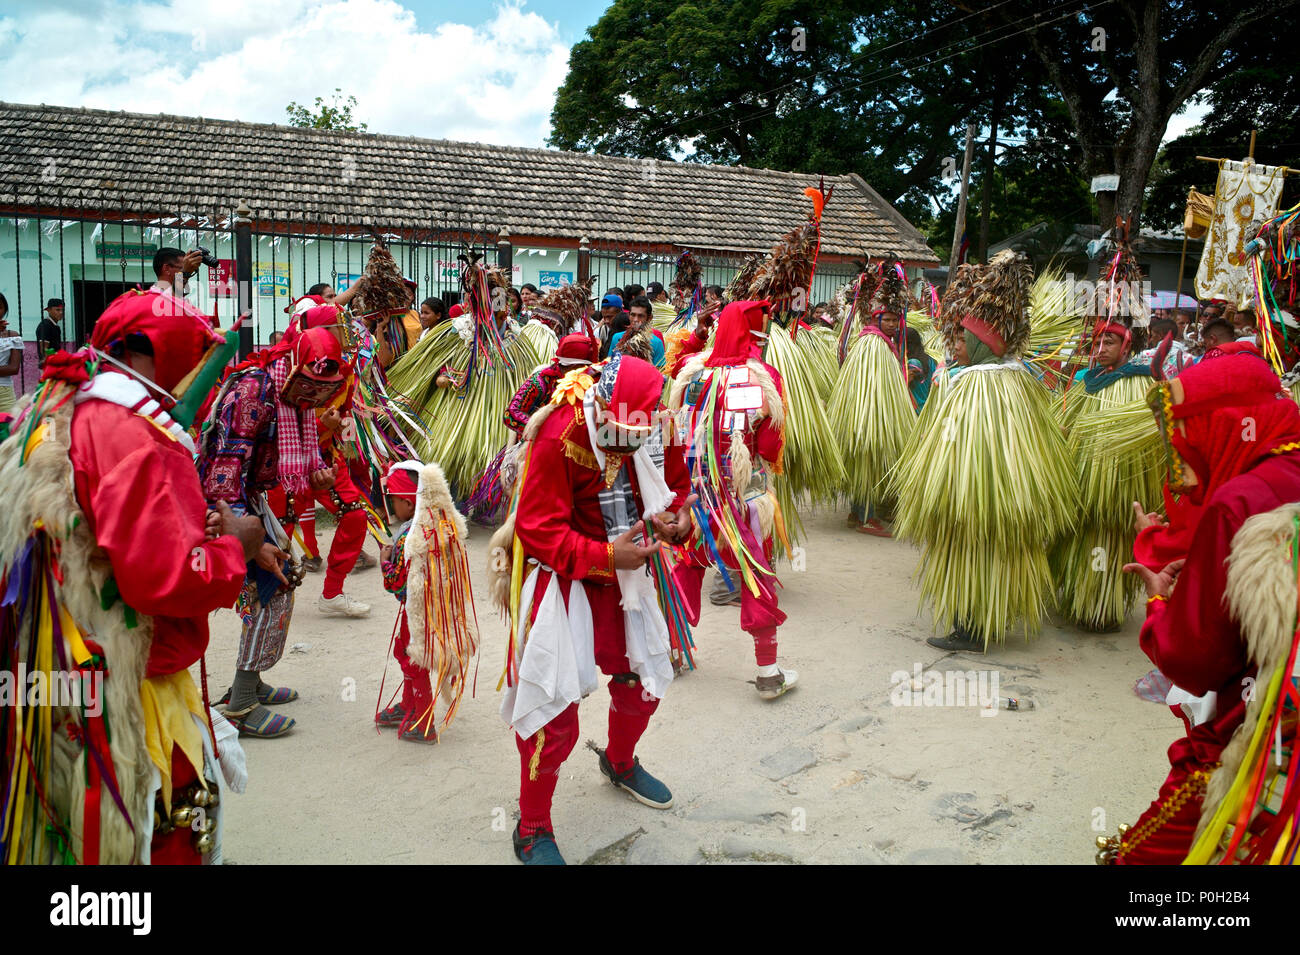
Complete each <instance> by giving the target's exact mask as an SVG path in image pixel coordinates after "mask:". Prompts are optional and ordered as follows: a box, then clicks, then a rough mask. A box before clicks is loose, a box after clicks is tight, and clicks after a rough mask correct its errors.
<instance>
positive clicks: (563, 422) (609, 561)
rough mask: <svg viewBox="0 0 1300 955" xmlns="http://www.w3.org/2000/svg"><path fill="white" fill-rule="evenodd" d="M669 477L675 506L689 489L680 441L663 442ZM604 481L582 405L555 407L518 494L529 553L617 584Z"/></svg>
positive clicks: (558, 568) (518, 526)
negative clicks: (603, 507)
mask: <svg viewBox="0 0 1300 955" xmlns="http://www.w3.org/2000/svg"><path fill="white" fill-rule="evenodd" d="M624 466H625V467H628V466H630V463H629V464H625V465H624ZM664 479H665V481H667V483H668V486H669V487H670V488H671V489H672V491H673V493H674V494H675V495H676V496H675V497H674V499H673V503H672V508H673V509H674V510H676V509H678V508H680V507H681V506H682V505H683V504H684V503H685V502H686V497H687V495H688V494H689V493H690V475H689V473H688V472H687V470H686V460H685V455H684V451H683V448H682V447H681V446H680V445H679V444H675V443H674V444H673V445H671V446H669V447H665V448H664ZM604 487H605V479H604V475H603V474H602V473H601V471H599V470H598V469H597V467H596V459H595V455H594V453H593V452H592V450H591V441H590V440H589V438H588V437H587V426H586V423H585V421H584V419H583V417H582V412H581V410H580V409H578V408H574V407H571V406H569V405H564V406H562V407H560V408H558V409H556V411H554V412H553V413H552V414H551V416H550V417H549V418H547V419H546V423H545V424H543V425H542V428H541V431H540V432H539V433H538V435H537V438H536V440H534V441H533V447H532V450H531V451H530V453H529V458H528V474H527V478H526V480H525V481H524V485H523V489H522V490H521V492H520V496H519V506H518V509H517V511H516V516H515V533H516V534H517V535H518V537H519V540H520V542H521V543H522V544H523V546H524V551H525V553H527V554H528V556H530V557H535V558H537V560H539V561H541V562H542V563H543V564H546V565H547V566H549V567H551V568H553V569H554V570H555V572H556V573H557V574H559V575H560V576H561V577H565V578H568V579H570V580H590V581H592V582H593V583H601V584H612V583H613V582H614V548H613V545H612V544H611V543H610V542H609V541H608V540H606V537H605V523H604V518H603V517H602V516H601V511H600V499H599V494H600V491H601V490H602V489H604Z"/></svg>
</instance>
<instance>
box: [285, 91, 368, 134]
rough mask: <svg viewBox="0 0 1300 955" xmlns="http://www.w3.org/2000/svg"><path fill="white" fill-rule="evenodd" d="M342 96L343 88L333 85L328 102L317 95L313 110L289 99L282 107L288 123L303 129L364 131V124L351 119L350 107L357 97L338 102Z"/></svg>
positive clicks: (355, 103)
mask: <svg viewBox="0 0 1300 955" xmlns="http://www.w3.org/2000/svg"><path fill="white" fill-rule="evenodd" d="M342 96H343V90H342V89H339V88H338V87H335V89H334V95H333V96H331V97H330V101H329V102H328V103H326V102H325V99H324V97H321V96H317V97H316V108H315V110H314V111H313V110H311V109H308V108H307V107H306V106H302V105H300V104H298V103H295V102H293V101H292V100H291V101H290V102H289V105H288V106H286V107H285V108H284V111H285V112H286V113H288V114H289V125H290V126H299V127H301V128H303V129H337V130H341V131H343V132H348V133H364V132H365V131H366V124H365V123H354V122H353V121H352V109H353V107H355V106H356V105H357V98H356V97H355V96H349V97H348V98H347V99H346V100H344V101H343V102H342V103H340V102H339V100H340V99H341V98H342Z"/></svg>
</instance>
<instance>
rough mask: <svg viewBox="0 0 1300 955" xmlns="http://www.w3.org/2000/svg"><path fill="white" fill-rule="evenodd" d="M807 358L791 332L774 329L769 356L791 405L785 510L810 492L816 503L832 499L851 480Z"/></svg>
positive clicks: (785, 463)
mask: <svg viewBox="0 0 1300 955" xmlns="http://www.w3.org/2000/svg"><path fill="white" fill-rule="evenodd" d="M800 337H802V336H800ZM807 356H808V353H807V352H806V351H804V350H803V349H802V348H801V347H799V346H798V345H797V344H796V343H794V342H792V341H790V338H789V336H788V335H786V334H784V333H783V332H782V331H781V330H780V329H778V328H775V327H774V328H773V334H772V337H771V338H769V339H768V345H767V354H766V356H765V357H766V360H767V362H768V364H770V365H771V366H772V367H773V368H775V369H776V370H777V371H778V372H780V374H781V378H782V381H783V384H784V386H785V399H786V405H787V406H788V407H789V409H790V410H789V414H788V416H787V417H786V422H785V453H784V455H783V456H782V471H783V472H784V478H785V481H786V482H787V483H788V484H789V488H788V496H782V494H781V493H780V492H778V497H779V498H780V500H781V506H782V507H783V508H784V507H786V506H787V504H791V505H792V504H793V503H794V501H795V500H799V499H800V498H802V497H803V496H804V495H807V496H808V497H809V498H811V499H812V501H813V503H830V502H831V501H833V500H834V499H835V497H836V495H838V494H839V491H840V488H842V487H843V486H844V481H845V474H844V461H843V460H842V459H841V457H840V451H839V448H838V446H837V445H836V443H835V438H834V436H833V435H832V434H831V428H830V423H829V422H828V421H827V420H826V410H825V402H824V401H823V400H822V398H821V394H820V393H819V392H818V390H817V373H816V371H815V370H814V368H813V365H812V363H811V362H809V360H808V357H807ZM787 518H789V513H787Z"/></svg>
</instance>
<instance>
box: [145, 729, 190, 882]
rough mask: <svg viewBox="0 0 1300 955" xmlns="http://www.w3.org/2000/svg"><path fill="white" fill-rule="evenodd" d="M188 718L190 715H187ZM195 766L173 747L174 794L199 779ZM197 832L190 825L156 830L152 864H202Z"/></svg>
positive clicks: (150, 855)
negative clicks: (163, 832) (167, 829)
mask: <svg viewBox="0 0 1300 955" xmlns="http://www.w3.org/2000/svg"><path fill="white" fill-rule="evenodd" d="M187 719H188V717H187ZM198 778H199V777H198V775H197V774H196V773H195V772H194V767H193V766H191V765H190V761H189V760H188V759H187V758H186V757H185V754H184V753H182V752H181V751H180V749H179V748H178V747H173V748H172V796H173V798H174V797H175V795H176V794H177V793H179V792H180V791H181V790H182V789H184V788H186V787H187V786H193V785H194V784H195V783H196V782H197V781H198ZM173 805H175V803H174V802H173ZM194 838H195V832H194V830H193V829H191V828H190V827H188V826H182V827H180V828H179V829H173V830H172V831H171V832H168V833H166V834H161V833H158V832H155V833H154V834H153V839H152V840H151V841H150V843H149V864H150V865H201V864H202V863H203V856H201V855H199V851H198V849H196V848H194Z"/></svg>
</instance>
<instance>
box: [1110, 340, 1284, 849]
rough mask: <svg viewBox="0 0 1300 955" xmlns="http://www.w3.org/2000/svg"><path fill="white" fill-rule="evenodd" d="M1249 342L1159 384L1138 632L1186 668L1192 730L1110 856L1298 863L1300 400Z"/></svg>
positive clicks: (1181, 681)
mask: <svg viewBox="0 0 1300 955" xmlns="http://www.w3.org/2000/svg"><path fill="white" fill-rule="evenodd" d="M1237 344H1238V345H1241V346H1242V347H1241V348H1240V349H1233V350H1231V351H1219V350H1211V351H1210V352H1207V354H1206V357H1205V359H1203V360H1202V361H1201V362H1199V363H1198V364H1196V365H1195V366H1193V367H1191V368H1189V369H1186V370H1184V371H1183V372H1182V373H1181V374H1180V375H1179V376H1178V377H1177V378H1176V379H1174V380H1172V381H1168V382H1160V383H1158V384H1157V385H1156V386H1155V387H1154V388H1153V389H1152V392H1151V404H1152V407H1153V410H1154V411H1155V413H1156V419H1157V421H1158V426H1159V429H1160V432H1161V434H1162V435H1163V437H1164V440H1165V442H1166V450H1167V452H1168V455H1169V458H1168V461H1169V470H1168V476H1167V480H1166V493H1167V499H1168V503H1169V519H1168V521H1167V522H1163V521H1156V522H1154V523H1151V524H1150V525H1149V526H1146V527H1144V528H1143V529H1142V530H1141V531H1140V532H1139V534H1138V539H1137V544H1136V546H1135V548H1134V557H1135V559H1136V564H1135V565H1134V569H1135V570H1137V571H1138V572H1139V573H1140V575H1141V576H1142V578H1143V579H1144V581H1145V583H1146V590H1147V594H1148V600H1147V616H1146V621H1145V623H1144V624H1143V625H1142V634H1141V645H1142V649H1143V651H1144V652H1145V653H1146V654H1147V656H1149V657H1150V658H1151V660H1152V662H1153V663H1155V665H1156V666H1157V667H1158V668H1159V669H1160V672H1161V673H1163V674H1165V675H1166V676H1167V677H1168V678H1169V679H1170V680H1172V681H1173V684H1174V688H1173V690H1171V692H1170V694H1169V703H1170V709H1171V710H1172V711H1173V712H1174V714H1175V715H1176V716H1178V717H1179V718H1180V719H1182V721H1183V725H1184V728H1185V731H1186V732H1185V735H1184V736H1183V737H1182V738H1180V739H1179V740H1178V741H1176V742H1175V743H1174V744H1173V745H1172V746H1171V747H1170V748H1169V764H1170V771H1169V776H1168V778H1167V779H1166V780H1165V783H1164V785H1163V786H1161V788H1160V793H1159V796H1158V797H1157V799H1156V801H1155V802H1153V803H1152V804H1151V807H1150V808H1149V809H1147V811H1146V812H1145V813H1143V814H1142V816H1141V818H1139V820H1138V821H1137V823H1136V824H1135V825H1133V826H1132V827H1123V828H1122V829H1121V835H1120V837H1119V838H1115V837H1111V838H1106V837H1099V838H1098V848H1099V850H1100V851H1099V852H1098V862H1102V863H1108V862H1117V863H1121V864H1126V865H1139V864H1165V865H1169V864H1177V863H1180V862H1183V863H1194V864H1196V863H1207V862H1217V861H1221V860H1225V859H1226V860H1228V861H1231V862H1246V863H1272V864H1278V863H1281V864H1294V863H1295V861H1296V858H1295V857H1296V849H1297V845H1298V844H1300V842H1298V841H1297V822H1300V820H1298V819H1297V805H1298V801H1300V787H1297V784H1296V783H1297V768H1296V767H1297V761H1296V759H1295V755H1294V753H1295V729H1296V714H1297V704H1298V703H1300V692H1298V688H1297V685H1296V678H1295V665H1296V652H1297V646H1298V644H1297V639H1296V634H1297V626H1296V623H1297V621H1296V606H1297V589H1296V581H1297V565H1296V546H1297V543H1296V542H1297V518H1300V508H1297V506H1296V504H1295V502H1296V501H1300V411H1298V410H1297V407H1296V405H1295V402H1293V401H1292V400H1291V399H1290V398H1289V397H1288V396H1286V395H1285V394H1284V393H1282V391H1281V386H1280V383H1279V381H1278V378H1277V375H1276V374H1274V373H1273V371H1272V370H1271V369H1270V368H1269V367H1268V364H1267V363H1266V362H1265V361H1264V360H1263V359H1262V358H1261V357H1260V355H1259V352H1258V351H1257V350H1256V349H1255V348H1254V346H1253V345H1250V344H1242V343H1237ZM1245 419H1249V420H1250V421H1253V422H1254V427H1253V430H1251V431H1249V432H1244V431H1243V427H1242V421H1243V420H1245ZM1174 561H1183V563H1182V565H1181V569H1179V568H1178V565H1177V564H1174V563H1173V562H1174ZM1171 565H1172V566H1171ZM1175 571H1177V573H1176V577H1177V580H1176V583H1175V582H1174V580H1173V578H1174V576H1175Z"/></svg>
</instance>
